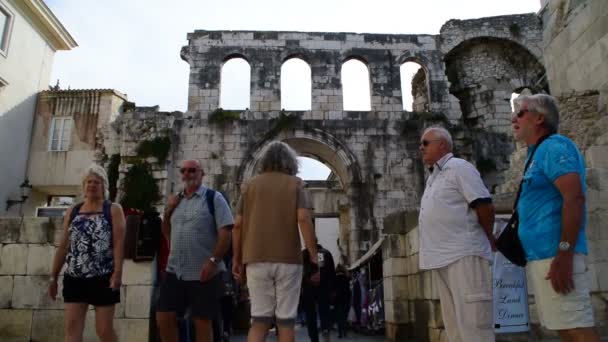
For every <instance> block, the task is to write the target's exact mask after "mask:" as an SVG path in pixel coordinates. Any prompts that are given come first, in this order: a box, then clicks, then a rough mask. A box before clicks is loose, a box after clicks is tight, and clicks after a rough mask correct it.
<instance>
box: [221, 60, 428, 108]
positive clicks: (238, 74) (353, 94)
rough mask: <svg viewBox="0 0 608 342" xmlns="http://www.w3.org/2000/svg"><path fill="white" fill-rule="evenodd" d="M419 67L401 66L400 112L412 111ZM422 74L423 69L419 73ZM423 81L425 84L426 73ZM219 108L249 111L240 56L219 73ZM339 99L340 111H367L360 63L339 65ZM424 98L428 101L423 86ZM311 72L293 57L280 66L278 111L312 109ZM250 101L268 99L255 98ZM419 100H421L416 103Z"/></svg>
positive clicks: (365, 73)
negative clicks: (413, 93)
mask: <svg viewBox="0 0 608 342" xmlns="http://www.w3.org/2000/svg"><path fill="white" fill-rule="evenodd" d="M421 68H422V67H421V66H420V64H418V63H416V62H406V63H403V64H402V65H401V68H400V71H401V72H400V73H401V95H402V99H403V109H404V110H407V111H412V110H413V109H415V108H414V107H416V101H419V100H417V99H416V98H415V97H414V96H412V83H413V82H412V81H413V79H414V77H415V76H416V74H417V73H418V72H419V71H420V70H421ZM421 72H423V73H424V69H422V70H421ZM423 76H424V77H425V78H424V79H423V81H424V82H425V84H426V74H424V75H423ZM220 77H221V85H220V107H222V108H224V109H245V108H249V106H250V101H251V90H250V84H251V67H250V66H249V63H248V62H247V61H246V60H245V59H244V58H241V57H235V58H231V59H229V60H228V61H226V62H225V63H224V65H223V66H222V70H221V76H220ZM341 81H342V100H343V109H344V110H353V111H369V110H371V91H370V74H369V70H368V68H367V65H365V64H364V63H363V62H361V61H359V60H357V59H350V60H348V61H346V62H344V64H343V65H342V69H341ZM424 88H425V90H424V93H425V94H424V97H425V98H426V99H427V100H428V94H426V93H427V91H426V85H425V87H424ZM311 91H312V84H311V70H310V66H309V65H308V63H306V62H305V61H304V60H302V59H300V58H297V57H294V58H290V59H288V60H287V61H285V62H284V63H283V65H282V66H281V108H283V109H285V110H310V109H311V106H312V96H311ZM253 96H254V101H256V100H257V101H266V100H268V99H261V98H256V96H259V95H258V94H253ZM420 101H422V100H420ZM418 109H419V108H418Z"/></svg>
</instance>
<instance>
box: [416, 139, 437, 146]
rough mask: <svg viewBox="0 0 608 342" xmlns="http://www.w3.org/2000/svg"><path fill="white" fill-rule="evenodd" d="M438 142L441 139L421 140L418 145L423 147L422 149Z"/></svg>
mask: <svg viewBox="0 0 608 342" xmlns="http://www.w3.org/2000/svg"><path fill="white" fill-rule="evenodd" d="M439 140H441V139H433V140H422V141H421V142H420V145H422V146H424V147H427V146H429V144H430V143H432V142H433V141H439Z"/></svg>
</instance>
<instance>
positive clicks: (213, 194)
mask: <svg viewBox="0 0 608 342" xmlns="http://www.w3.org/2000/svg"><path fill="white" fill-rule="evenodd" d="M180 173H181V175H182V181H183V183H184V190H183V191H182V192H180V193H179V194H177V195H171V196H170V197H169V199H168V201H167V205H166V207H165V214H164V217H163V223H162V230H163V234H164V235H165V238H166V239H167V241H169V244H170V246H171V247H170V251H169V259H168V261H167V271H166V274H165V277H164V278H163V279H162V280H161V284H160V296H159V300H158V304H157V312H156V319H157V321H158V326H159V328H160V336H161V340H162V341H163V342H169V341H171V342H177V341H178V340H179V334H178V329H177V320H176V318H177V314H178V313H184V312H186V311H187V310H189V312H190V315H191V317H192V318H193V320H194V327H195V335H196V340H197V341H198V342H203V341H209V342H210V341H211V321H212V320H213V319H214V318H215V317H216V316H217V315H218V314H219V313H220V310H221V307H220V297H221V296H222V294H223V281H222V278H221V275H220V272H222V271H226V266H225V265H224V262H223V261H222V258H223V257H224V254H225V253H226V252H227V251H228V248H229V247H230V236H231V229H232V224H233V218H232V212H231V210H230V207H229V206H228V203H227V202H226V199H225V198H224V196H222V194H221V193H219V192H217V191H215V190H212V189H209V188H207V187H205V186H203V176H204V174H205V173H204V172H203V169H202V167H201V164H200V163H199V161H198V160H185V161H184V162H182V165H181V168H180Z"/></svg>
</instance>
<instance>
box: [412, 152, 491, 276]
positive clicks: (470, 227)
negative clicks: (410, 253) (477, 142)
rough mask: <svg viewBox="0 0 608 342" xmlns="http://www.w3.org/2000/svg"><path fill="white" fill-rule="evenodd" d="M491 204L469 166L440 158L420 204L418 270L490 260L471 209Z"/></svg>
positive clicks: (485, 191) (489, 248) (477, 176)
mask: <svg viewBox="0 0 608 342" xmlns="http://www.w3.org/2000/svg"><path fill="white" fill-rule="evenodd" d="M490 200H491V197H490V193H489V191H488V189H487V188H486V186H485V185H484V184H483V181H482V180H481V177H480V175H479V172H478V171H477V169H475V167H474V166H473V165H472V164H471V163H469V162H467V161H466V160H464V159H460V158H454V155H453V154H452V153H448V154H446V155H445V156H443V158H441V159H440V160H439V161H438V162H437V163H436V164H435V165H434V168H433V171H432V173H431V175H430V176H429V178H428V179H427V182H426V188H425V189H424V194H423V195H422V202H421V203H420V216H419V219H418V220H419V221H418V226H419V230H420V231H419V236H420V255H419V260H420V268H421V269H434V268H440V267H444V266H447V265H449V264H451V263H453V262H455V261H457V260H458V259H460V258H462V257H465V256H469V255H477V256H480V257H483V258H485V259H488V260H492V250H491V247H490V243H489V242H488V238H487V237H486V235H485V232H484V230H483V228H482V227H481V225H480V224H479V220H478V217H477V213H476V212H475V210H474V209H473V208H472V207H471V205H472V204H473V205H474V204H476V203H477V202H479V201H484V202H485V201H490Z"/></svg>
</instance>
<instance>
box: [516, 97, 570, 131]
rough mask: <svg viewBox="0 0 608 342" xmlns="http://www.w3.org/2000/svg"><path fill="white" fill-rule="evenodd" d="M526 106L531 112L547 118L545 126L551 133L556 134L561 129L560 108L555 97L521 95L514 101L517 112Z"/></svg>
mask: <svg viewBox="0 0 608 342" xmlns="http://www.w3.org/2000/svg"><path fill="white" fill-rule="evenodd" d="M524 104H526V105H527V107H526V109H527V110H528V111H530V112H534V113H541V114H543V115H544V116H545V121H544V126H545V127H546V128H547V129H548V130H549V132H551V133H556V132H557V130H558V128H559V107H558V105H557V100H556V99H555V97H553V96H551V95H547V94H536V95H520V96H518V97H516V98H515V99H514V100H513V106H514V107H515V112H516V113H517V112H519V110H520V109H521V107H522V106H523V105H524Z"/></svg>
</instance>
